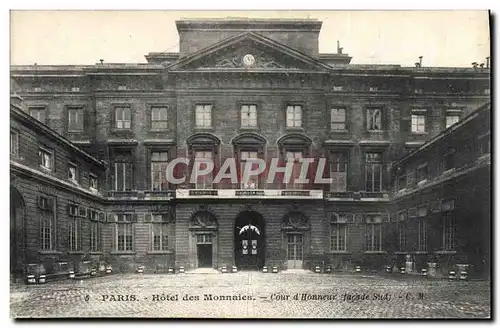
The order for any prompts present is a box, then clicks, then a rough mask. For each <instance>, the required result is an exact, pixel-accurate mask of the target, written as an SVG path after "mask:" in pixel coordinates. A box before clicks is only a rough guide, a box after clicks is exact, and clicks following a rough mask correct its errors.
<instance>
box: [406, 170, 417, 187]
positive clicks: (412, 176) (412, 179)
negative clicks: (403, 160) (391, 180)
mask: <svg viewBox="0 0 500 328" xmlns="http://www.w3.org/2000/svg"><path fill="white" fill-rule="evenodd" d="M406 184H407V185H408V186H413V185H414V184H415V171H414V170H410V172H408V175H407V176H406Z"/></svg>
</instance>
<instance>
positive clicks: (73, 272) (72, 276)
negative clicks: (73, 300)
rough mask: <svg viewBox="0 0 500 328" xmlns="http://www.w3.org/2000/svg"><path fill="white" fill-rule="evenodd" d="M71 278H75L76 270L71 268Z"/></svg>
mask: <svg viewBox="0 0 500 328" xmlns="http://www.w3.org/2000/svg"><path fill="white" fill-rule="evenodd" d="M69 279H75V271H73V270H71V271H70V272H69Z"/></svg>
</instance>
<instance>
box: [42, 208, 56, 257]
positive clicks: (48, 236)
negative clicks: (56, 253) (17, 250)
mask: <svg viewBox="0 0 500 328" xmlns="http://www.w3.org/2000/svg"><path fill="white" fill-rule="evenodd" d="M53 222H54V217H53V213H52V212H43V213H41V218H40V248H41V250H45V251H48V250H52V247H53V239H52V229H53Z"/></svg>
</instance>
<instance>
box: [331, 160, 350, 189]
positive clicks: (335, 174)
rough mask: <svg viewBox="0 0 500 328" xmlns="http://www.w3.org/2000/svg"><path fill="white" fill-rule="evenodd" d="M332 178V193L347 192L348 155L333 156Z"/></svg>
mask: <svg viewBox="0 0 500 328" xmlns="http://www.w3.org/2000/svg"><path fill="white" fill-rule="evenodd" d="M331 159H332V161H331V163H330V178H331V179H332V184H331V186H330V191H336V192H343V191H346V190H347V154H346V153H344V152H335V153H332V154H331Z"/></svg>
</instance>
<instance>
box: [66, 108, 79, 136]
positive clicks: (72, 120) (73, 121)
mask: <svg viewBox="0 0 500 328" xmlns="http://www.w3.org/2000/svg"><path fill="white" fill-rule="evenodd" d="M68 131H78V132H81V131H83V108H69V109H68Z"/></svg>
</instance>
